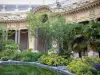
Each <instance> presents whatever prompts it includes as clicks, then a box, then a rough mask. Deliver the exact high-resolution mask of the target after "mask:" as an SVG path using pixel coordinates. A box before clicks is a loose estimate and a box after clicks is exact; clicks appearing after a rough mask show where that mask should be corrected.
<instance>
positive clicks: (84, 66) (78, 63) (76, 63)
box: [67, 59, 89, 74]
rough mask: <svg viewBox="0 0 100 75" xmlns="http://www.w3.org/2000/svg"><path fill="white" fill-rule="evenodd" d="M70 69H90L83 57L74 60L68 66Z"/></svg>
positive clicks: (86, 70)
mask: <svg viewBox="0 0 100 75" xmlns="http://www.w3.org/2000/svg"><path fill="white" fill-rule="evenodd" d="M67 68H68V70H69V71H71V72H73V73H78V72H79V73H83V74H85V73H87V72H88V71H89V66H88V64H86V63H84V62H83V61H82V60H81V59H78V61H76V60H73V61H72V62H71V63H69V65H68V66H67Z"/></svg>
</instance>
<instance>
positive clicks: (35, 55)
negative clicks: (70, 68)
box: [21, 51, 42, 61]
mask: <svg viewBox="0 0 100 75" xmlns="http://www.w3.org/2000/svg"><path fill="white" fill-rule="evenodd" d="M41 56H42V53H40V52H30V51H22V53H21V61H38V59H39V58H40V57H41Z"/></svg>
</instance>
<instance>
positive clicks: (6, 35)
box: [5, 30, 8, 40]
mask: <svg viewBox="0 0 100 75" xmlns="http://www.w3.org/2000/svg"><path fill="white" fill-rule="evenodd" d="M5 40H8V30H6V32H5Z"/></svg>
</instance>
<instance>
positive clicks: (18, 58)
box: [11, 51, 21, 60]
mask: <svg viewBox="0 0 100 75" xmlns="http://www.w3.org/2000/svg"><path fill="white" fill-rule="evenodd" d="M11 59H12V60H20V59H21V52H19V51H14V54H13V55H12V56H11Z"/></svg>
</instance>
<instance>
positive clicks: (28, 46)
mask: <svg viewBox="0 0 100 75" xmlns="http://www.w3.org/2000/svg"><path fill="white" fill-rule="evenodd" d="M27 34H28V38H27V49H28V48H29V30H27Z"/></svg>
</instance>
